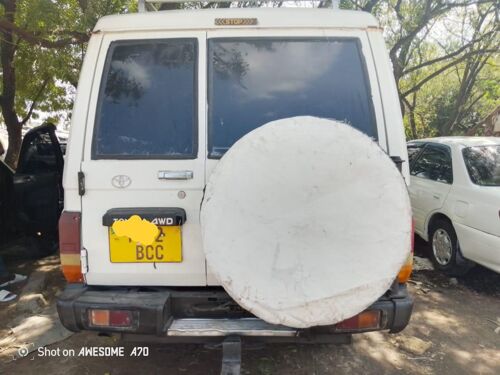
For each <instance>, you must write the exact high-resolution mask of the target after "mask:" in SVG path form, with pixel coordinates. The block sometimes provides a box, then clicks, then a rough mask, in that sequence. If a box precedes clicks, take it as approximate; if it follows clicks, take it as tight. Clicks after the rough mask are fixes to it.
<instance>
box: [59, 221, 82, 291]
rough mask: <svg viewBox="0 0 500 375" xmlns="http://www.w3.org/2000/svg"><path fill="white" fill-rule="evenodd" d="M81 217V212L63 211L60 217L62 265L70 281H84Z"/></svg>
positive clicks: (65, 275)
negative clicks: (81, 257)
mask: <svg viewBox="0 0 500 375" xmlns="http://www.w3.org/2000/svg"><path fill="white" fill-rule="evenodd" d="M80 217H81V214H80V212H67V211H63V213H62V214H61V217H60V219H59V252H60V255H61V266H62V272H63V274H64V277H65V278H66V280H67V281H68V282H69V283H81V282H83V275H82V267H81V263H80Z"/></svg>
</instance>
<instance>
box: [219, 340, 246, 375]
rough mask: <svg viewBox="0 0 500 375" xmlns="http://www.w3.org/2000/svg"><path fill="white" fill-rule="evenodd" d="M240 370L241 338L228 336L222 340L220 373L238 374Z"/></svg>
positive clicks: (223, 374)
mask: <svg viewBox="0 0 500 375" xmlns="http://www.w3.org/2000/svg"><path fill="white" fill-rule="evenodd" d="M240 370H241V338H240V337H239V336H228V337H227V338H226V339H225V340H224V341H223V342H222V369H221V372H220V373H221V375H240Z"/></svg>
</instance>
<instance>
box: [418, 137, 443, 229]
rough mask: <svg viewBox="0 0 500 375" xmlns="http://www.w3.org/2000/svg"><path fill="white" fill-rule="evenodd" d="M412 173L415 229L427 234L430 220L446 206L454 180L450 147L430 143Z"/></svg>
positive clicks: (419, 156)
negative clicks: (431, 216)
mask: <svg viewBox="0 0 500 375" xmlns="http://www.w3.org/2000/svg"><path fill="white" fill-rule="evenodd" d="M410 175H411V183H410V187H409V191H410V199H411V203H412V209H413V217H414V219H415V230H416V232H417V233H419V234H422V235H424V236H425V226H426V221H427V220H428V218H430V215H431V214H432V213H434V212H436V211H437V210H439V209H440V208H441V207H442V206H443V204H444V201H445V199H446V197H447V196H448V193H449V192H450V189H451V184H452V183H453V168H452V162H451V150H450V148H449V147H448V146H444V145H437V144H427V145H426V146H425V147H424V149H423V151H421V152H420V154H419V155H418V156H417V158H416V159H415V161H414V162H412V164H411V167H410Z"/></svg>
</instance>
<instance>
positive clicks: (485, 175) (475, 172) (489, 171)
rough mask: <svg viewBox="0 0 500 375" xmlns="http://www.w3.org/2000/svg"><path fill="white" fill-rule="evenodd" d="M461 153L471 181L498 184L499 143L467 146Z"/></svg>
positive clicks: (499, 170)
mask: <svg viewBox="0 0 500 375" xmlns="http://www.w3.org/2000/svg"><path fill="white" fill-rule="evenodd" d="M462 153H463V156H464V160H465V165H466V166H467V171H468V172H469V176H470V179H471V180H472V182H473V183H475V184H476V185H481V186H500V145H494V146H475V147H467V148H465V149H464V150H463V151H462Z"/></svg>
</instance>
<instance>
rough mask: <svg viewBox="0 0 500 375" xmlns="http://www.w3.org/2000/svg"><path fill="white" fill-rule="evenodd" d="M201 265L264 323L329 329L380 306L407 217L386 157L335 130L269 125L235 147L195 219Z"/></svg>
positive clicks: (307, 121) (356, 136)
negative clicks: (198, 221)
mask: <svg viewBox="0 0 500 375" xmlns="http://www.w3.org/2000/svg"><path fill="white" fill-rule="evenodd" d="M201 225H202V235H203V246H204V251H205V254H206V258H207V263H208V266H209V268H210V269H211V271H212V272H213V273H214V274H215V276H216V277H217V278H218V280H219V281H220V283H221V285H222V286H223V287H224V288H225V290H226V291H227V292H228V293H229V295H230V296H231V297H232V298H233V299H234V300H235V301H236V302H238V304H240V305H241V306H242V307H243V308H245V309H247V310H248V311H250V312H252V313H253V314H255V315H256V316H257V317H259V318H261V319H263V320H265V321H267V322H269V323H274V324H283V325H286V326H290V327H296V328H305V327H311V326H316V325H329V324H334V323H337V322H339V321H342V320H344V319H347V318H349V317H351V316H354V315H356V314H357V313H359V312H361V311H363V310H364V309H365V308H366V307H368V306H369V305H370V304H372V303H373V302H374V301H376V300H377V299H378V298H379V297H380V296H382V295H383V294H384V293H385V292H386V291H387V289H388V288H389V287H390V285H391V283H392V282H393V281H394V279H395V277H396V275H397V273H398V271H399V269H400V268H401V266H402V265H403V263H404V262H405V260H406V259H407V257H408V254H409V249H410V246H411V245H410V236H411V208H410V203H409V199H408V193H407V188H406V184H405V182H404V180H403V178H402V176H401V174H400V172H399V171H398V169H397V168H396V166H395V165H394V163H393V162H392V161H391V159H390V158H389V157H388V156H387V154H386V153H385V152H384V151H383V150H382V149H381V148H380V147H379V146H378V144H377V143H375V142H373V141H372V140H371V139H370V138H369V137H367V136H366V135H364V134H363V133H361V132H359V131H358V130H356V129H354V128H352V127H351V126H348V125H346V124H343V123H340V122H336V121H333V120H326V119H320V118H314V117H294V118H288V119H282V120H278V121H274V122H270V123H268V124H266V125H264V126H262V127H259V128H257V129H255V130H254V131H252V132H250V133H249V134H247V135H245V136H244V137H243V138H241V139H240V140H239V141H238V142H236V143H235V144H234V145H233V146H232V147H231V148H230V149H229V150H228V152H227V153H226V154H225V155H224V157H222V159H221V160H220V162H219V163H218V165H217V166H216V167H215V169H214V171H213V172H212V174H211V176H210V180H209V182H208V184H207V186H206V191H205V197H204V200H203V203H202V209H201Z"/></svg>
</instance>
